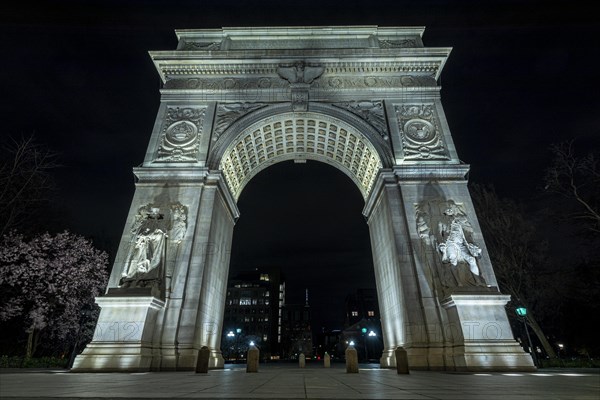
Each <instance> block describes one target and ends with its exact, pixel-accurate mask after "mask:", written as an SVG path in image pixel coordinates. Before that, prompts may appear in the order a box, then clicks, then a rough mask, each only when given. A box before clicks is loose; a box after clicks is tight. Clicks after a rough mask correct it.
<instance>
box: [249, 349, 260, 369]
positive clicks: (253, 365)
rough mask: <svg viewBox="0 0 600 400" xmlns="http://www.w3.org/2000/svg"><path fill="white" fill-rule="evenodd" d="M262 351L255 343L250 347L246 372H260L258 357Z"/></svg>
mask: <svg viewBox="0 0 600 400" xmlns="http://www.w3.org/2000/svg"><path fill="white" fill-rule="evenodd" d="M259 357H260V352H259V350H258V348H257V347H256V346H255V345H253V344H252V345H250V347H249V348H248V358H247V359H246V360H247V361H246V372H258V359H259Z"/></svg>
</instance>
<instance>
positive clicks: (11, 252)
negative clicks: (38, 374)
mask: <svg viewBox="0 0 600 400" xmlns="http://www.w3.org/2000/svg"><path fill="white" fill-rule="evenodd" d="M107 266H108V255H107V254H106V253H105V252H103V251H100V250H98V249H96V248H95V247H94V246H93V244H92V242H91V241H89V240H87V239H86V238H84V237H82V236H79V235H76V234H73V233H70V232H68V231H65V232H63V233H59V234H56V235H51V234H49V233H44V234H41V235H38V236H36V237H34V238H32V239H30V240H27V239H26V238H24V237H23V236H22V235H20V234H18V233H15V232H11V233H9V234H6V235H4V236H3V237H2V240H1V245H0V322H3V321H9V320H12V321H13V322H14V320H17V321H19V323H20V324H21V326H22V329H23V330H24V332H25V333H26V334H27V349H26V358H31V357H32V356H33V354H34V353H35V350H36V348H37V346H38V344H39V342H40V339H42V340H56V341H64V340H65V339H66V338H68V337H73V336H74V335H75V334H76V332H78V328H79V324H80V316H81V312H82V310H84V309H85V308H87V309H89V308H91V307H92V305H93V303H94V297H96V296H98V295H100V294H101V293H102V292H103V290H104V288H105V286H106V282H107V279H108V272H107Z"/></svg>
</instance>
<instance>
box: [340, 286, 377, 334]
mask: <svg viewBox="0 0 600 400" xmlns="http://www.w3.org/2000/svg"><path fill="white" fill-rule="evenodd" d="M345 305H346V322H345V324H344V325H345V326H346V327H349V326H351V325H354V324H356V323H357V322H358V321H360V320H362V319H367V320H369V319H372V320H377V321H379V302H378V301H377V290H376V289H357V290H356V293H352V294H349V295H348V296H346V301H345Z"/></svg>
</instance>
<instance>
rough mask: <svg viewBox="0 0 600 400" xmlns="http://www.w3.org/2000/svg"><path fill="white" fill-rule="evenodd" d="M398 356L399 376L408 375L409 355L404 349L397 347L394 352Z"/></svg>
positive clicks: (397, 367) (397, 369)
mask: <svg viewBox="0 0 600 400" xmlns="http://www.w3.org/2000/svg"><path fill="white" fill-rule="evenodd" d="M394 355H395V356H396V372H398V374H408V373H409V372H408V354H407V353H406V350H404V348H403V347H396V350H395V351H394Z"/></svg>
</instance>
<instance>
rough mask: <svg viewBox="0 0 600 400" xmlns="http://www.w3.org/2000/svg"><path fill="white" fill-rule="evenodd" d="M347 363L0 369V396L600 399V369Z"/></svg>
mask: <svg viewBox="0 0 600 400" xmlns="http://www.w3.org/2000/svg"><path fill="white" fill-rule="evenodd" d="M361 367H364V368H361V369H360V371H359V373H358V374H347V373H346V371H345V368H344V366H343V365H333V366H332V368H323V367H321V366H317V365H309V366H307V368H302V369H301V368H298V367H295V366H294V365H293V364H292V365H289V364H288V365H269V364H267V365H264V366H263V365H262V364H261V366H260V369H259V372H258V373H246V370H245V365H235V366H233V367H232V366H227V368H226V369H224V370H211V371H209V373H208V374H196V373H194V372H145V373H71V372H68V371H65V370H43V371H41V370H37V371H29V370H0V398H1V399H2V400H9V399H20V400H24V399H88V400H90V399H119V398H123V399H130V400H131V399H161V398H162V399H167V398H168V399H190V398H192V399H193V398H196V399H398V400H401V399H415V400H416V399H422V400H431V399H448V400H450V399H453V400H459V399H460V400H471V399H486V400H496V399H497V400H506V399H519V400H521V399H522V400H535V399H540V400H541V399H544V400H547V399H568V400H573V399H576V400H588V399H589V400H599V399H600V370H598V369H542V370H539V371H538V372H534V373H499V372H498V373H452V372H430V371H411V373H410V374H409V375H398V374H397V373H396V371H395V370H388V369H379V368H378V367H374V366H372V365H364V366H361Z"/></svg>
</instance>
